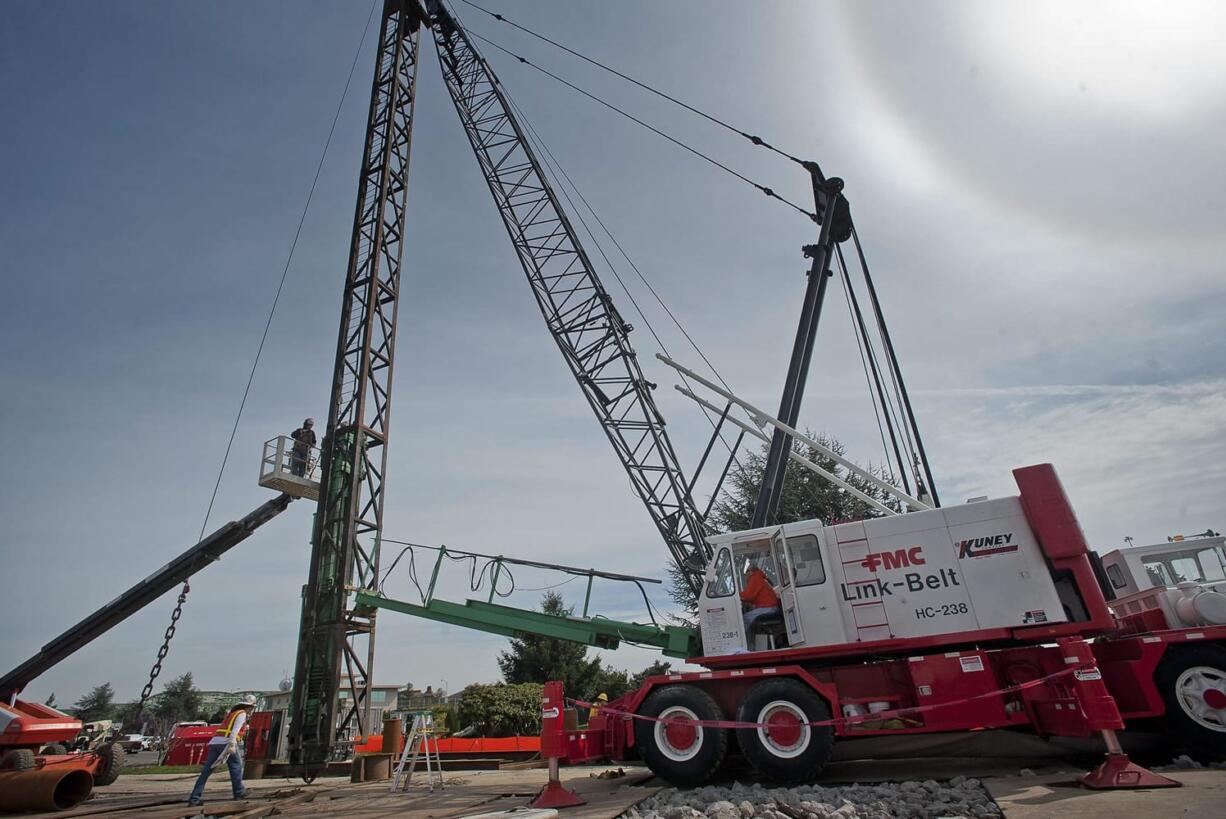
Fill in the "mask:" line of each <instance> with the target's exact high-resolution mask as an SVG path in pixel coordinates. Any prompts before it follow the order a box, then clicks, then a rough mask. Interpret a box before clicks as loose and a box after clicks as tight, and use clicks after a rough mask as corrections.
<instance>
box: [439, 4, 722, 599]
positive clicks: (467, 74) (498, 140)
mask: <svg viewBox="0 0 1226 819" xmlns="http://www.w3.org/2000/svg"><path fill="white" fill-rule="evenodd" d="M429 6H430V10H431V12H432V13H433V14H434V20H433V34H434V41H435V45H436V46H437V49H438V57H439V64H440V65H441V66H442V70H443V79H444V81H445V83H446V85H447V90H448V91H449V92H450V94H451V98H452V101H453V102H454V103H455V107H456V111H457V113H459V115H460V119H461V121H462V122H463V124H464V131H465V133H466V134H467V136H468V140H469V142H470V143H471V144H472V148H473V151H474V153H475V154H476V156H477V161H478V163H479V164H480V165H481V171H482V173H483V174H484V175H485V180H486V182H487V183H488V184H489V188H490V193H492V194H493V196H494V202H495V204H496V205H497V206H498V212H499V214H500V215H501V216H502V221H503V224H504V225H505V226H506V229H507V233H508V234H509V235H510V237H511V242H512V244H514V246H515V251H516V254H517V255H518V257H519V261H520V264H521V265H522V267H523V270H524V273H525V275H527V277H528V282H529V284H530V285H531V287H532V295H533V297H534V298H535V299H536V303H537V306H538V307H539V308H540V311H541V315H542V316H543V317H544V319H545V324H546V326H547V327H548V328H549V332H550V333H551V334H552V336H553V339H554V341H555V342H556V343H557V345H558V349H559V350H560V351H561V352H562V357H563V358H564V359H565V360H566V364H567V366H568V367H570V370H571V374H572V375H574V377H575V380H576V381H577V382H578V384H579V387H580V389H581V390H582V391H583V395H584V397H585V398H586V399H587V402H588V404H589V405H590V406H591V408H592V411H593V412H594V413H595V414H596V417H597V419H598V420H599V421H600V425H601V427H602V428H603V429H604V431H605V434H606V435H607V436H608V438H609V442H610V443H611V444H612V445H613V449H614V450H615V451H616V452H617V456H618V459H619V460H620V461H621V464H622V466H623V467H624V468H625V470H626V473H627V475H629V477H630V482H631V485H632V486H633V487H634V491H635V493H636V494H637V495H638V496H639V498H640V499H641V500H642V501H643V503H644V504H645V505H646V507H647V511H648V512H649V513H650V515H651V519H652V521H653V522H654V523H655V525H656V528H657V529H658V530H659V532H660V535H661V536H662V537H663V538H664V542H665V543H666V544H667V546H668V549H669V551H670V552H671V554H672V557H673V560H674V561H675V562H676V564H677V566H678V567H680V568H681V570H682V572H683V573H684V574H685V575H686V577H687V580H688V581H689V582H690V583H691V585H694V584H695V583H696V579H695V577H696V573H697V572H700V571H701V569H702V567H703V566H704V565H705V564H706V559H707V557H708V556H709V552H710V549H709V547H708V546H707V544H706V542H705V541H704V539H703V521H702V515H701V513H700V512H699V511H698V509H697V507H696V505H695V503H694V501H693V498H692V496H691V494H690V492H689V489H688V484H687V482H686V479H685V476H684V473H683V472H682V470H681V467H680V465H679V463H678V460H677V455H676V452H675V451H674V450H673V445H672V442H671V441H670V440H669V437H668V433H667V432H666V431H665V429H664V419H663V417H662V416H661V415H660V412H659V410H658V409H657V408H656V404H655V399H654V398H653V397H652V393H651V391H652V389H653V387H654V385H653V384H651V383H650V382H648V381H647V379H646V378H644V377H643V372H642V369H641V368H640V366H639V362H638V358H637V356H636V354H635V352H634V349H633V347H632V346H631V344H630V330H631V327H630V325H629V324H627V323H626V322H625V320H624V319H623V318H622V317H621V315H620V314H619V313H618V311H617V308H616V306H615V305H614V304H613V301H612V299H611V298H610V297H609V294H608V292H607V291H606V290H605V287H604V285H603V284H602V283H601V281H600V278H599V276H598V275H597V274H596V271H595V269H594V268H593V266H592V263H591V261H590V259H589V258H588V255H587V252H586V251H585V250H584V249H583V245H582V244H581V243H580V241H579V237H578V235H577V234H576V232H575V229H574V227H573V226H572V225H571V222H570V220H569V219H568V218H567V217H566V214H565V212H564V211H563V209H562V207H561V205H560V203H559V202H558V198H557V195H556V194H555V193H554V190H553V188H552V186H551V185H550V184H549V181H548V179H547V178H546V175H545V173H544V171H543V170H542V167H541V164H540V162H539V161H538V159H537V157H536V155H535V153H534V152H533V150H532V147H531V146H530V145H529V142H528V140H527V138H526V137H525V135H524V132H523V129H522V128H521V126H520V124H519V122H518V121H517V120H516V118H515V116H514V114H513V113H512V111H511V105H510V104H509V102H508V100H507V98H506V96H505V95H504V93H503V90H502V88H501V85H500V84H499V82H498V78H497V77H496V76H495V75H494V72H493V71H492V70H491V69H490V67H489V65H488V64H487V63H486V62H485V60H484V59H483V58H482V57H481V55H480V54H479V53H478V52H477V50H476V49H475V48H474V47H473V44H472V41H471V40H470V39H469V37H468V34H467V33H466V32H465V31H464V29H463V28H462V27H461V26H460V25H459V24H458V23H457V22H456V21H455V20H454V19H453V18H452V17H451V16H450V14H449V13H448V12H447V10H446V9H444V8H442V6H441V4H437V3H434V2H430V3H429Z"/></svg>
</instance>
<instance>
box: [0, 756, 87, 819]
mask: <svg viewBox="0 0 1226 819" xmlns="http://www.w3.org/2000/svg"><path fill="white" fill-rule="evenodd" d="M93 789H94V778H93V776H91V775H90V773H89V772H88V771H86V770H83V769H81V768H69V767H65V766H61V765H50V766H47V767H44V768H39V769H37V770H33V771H6V772H4V773H0V811H20V810H65V809H66V808H71V807H73V806H75V805H78V804H80V803H81V802H84V801H85V800H86V799H87V798H88V797H89V794H90V791H92V790H93Z"/></svg>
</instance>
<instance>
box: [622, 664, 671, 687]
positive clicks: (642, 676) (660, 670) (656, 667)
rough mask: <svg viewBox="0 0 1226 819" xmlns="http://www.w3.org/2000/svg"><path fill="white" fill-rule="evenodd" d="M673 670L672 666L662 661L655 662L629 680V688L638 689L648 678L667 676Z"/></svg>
mask: <svg viewBox="0 0 1226 819" xmlns="http://www.w3.org/2000/svg"><path fill="white" fill-rule="evenodd" d="M672 670H673V664H672V663H670V662H665V661H664V660H656V661H655V662H653V663H652V664H651V665H649V666H647V667H646V668H644V669H643V670H642V671H640V672H639V673H637V674H635V675H634V676H632V677H631V678H630V687H631V688H639V687H640V686H642V685H643V683H644V682H646V681H647V678H648V677H658V676H660V675H661V674H667V673H668V672H670V671H672Z"/></svg>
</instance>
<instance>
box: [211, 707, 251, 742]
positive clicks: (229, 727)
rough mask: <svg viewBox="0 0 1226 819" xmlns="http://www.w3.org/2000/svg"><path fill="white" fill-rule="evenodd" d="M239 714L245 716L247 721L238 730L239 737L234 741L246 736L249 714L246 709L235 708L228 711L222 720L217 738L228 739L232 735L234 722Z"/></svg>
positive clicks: (249, 719)
mask: <svg viewBox="0 0 1226 819" xmlns="http://www.w3.org/2000/svg"><path fill="white" fill-rule="evenodd" d="M239 714H246V715H247V720H246V722H244V723H243V727H242V728H241V729H239V732H238V733H239V736H238V737H236V739H239V740H241V739H242V738H243V737H244V736H246V734H247V729H248V728H250V727H251V714H250V713H249V712H248V711H247V709H246V708H242V707H238V706H235V707H234V708H231V709H230V713H228V714H226V718H225V719H224V720H222V723H221V727H220V728H218V729H217V734H216V735H217V736H219V737H228V736H230V735H231V734H232V733H234V722H235V720H237V719H238V715H239Z"/></svg>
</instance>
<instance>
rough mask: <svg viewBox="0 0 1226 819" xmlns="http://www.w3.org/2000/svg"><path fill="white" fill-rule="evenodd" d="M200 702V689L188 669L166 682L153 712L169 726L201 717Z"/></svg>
mask: <svg viewBox="0 0 1226 819" xmlns="http://www.w3.org/2000/svg"><path fill="white" fill-rule="evenodd" d="M200 704H201V703H200V691H199V690H198V689H197V688H196V684H195V683H194V682H193V681H192V672H190V671H188V672H187V673H186V674H183V675H182V676H179V677H175V678H174V679H173V680H171V681H170V682H168V683H166V686H165V687H164V688H163V689H162V693H160V694H158V695H157V701H156V702H155V703H154V706H153V713H154V715H155V716H156V717H157V718H158V719H159V721H161V722H162V723H163V724H164V726H165V727H167V728H168V727H170V725H173V724H174V723H176V722H187V721H188V720H194V719H200Z"/></svg>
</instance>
